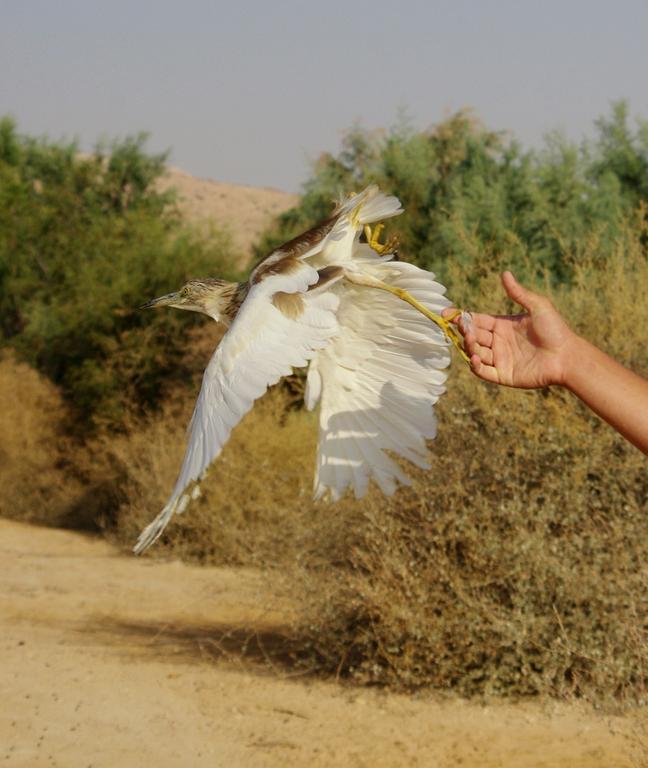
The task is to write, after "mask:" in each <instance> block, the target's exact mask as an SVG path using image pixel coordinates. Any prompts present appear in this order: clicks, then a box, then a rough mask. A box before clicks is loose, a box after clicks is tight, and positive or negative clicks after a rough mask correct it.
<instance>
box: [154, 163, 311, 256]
mask: <svg viewBox="0 0 648 768" xmlns="http://www.w3.org/2000/svg"><path fill="white" fill-rule="evenodd" d="M159 186H160V189H163V190H165V189H168V188H169V187H174V188H175V190H176V192H177V193H178V207H179V208H180V211H181V213H182V214H183V216H185V217H186V218H187V220H189V221H191V222H192V223H194V224H198V225H201V224H209V223H212V224H214V225H216V226H218V227H219V229H224V230H226V231H227V232H228V233H229V235H230V236H231V238H232V243H233V245H234V248H235V249H236V251H237V252H238V254H239V263H240V264H241V266H245V265H246V264H247V263H248V262H249V260H250V256H251V250H252V245H253V244H254V242H255V241H256V240H257V238H258V236H259V234H260V233H261V232H262V231H263V229H265V227H267V226H268V225H269V224H270V223H271V222H272V220H273V219H274V218H275V217H276V216H278V215H279V214H280V213H283V211H286V210H288V208H291V207H293V206H294V205H296V203H297V201H298V197H297V195H292V194H290V193H288V192H282V191H280V190H278V189H270V188H267V187H248V186H243V185H237V184H226V183H224V182H220V181H213V180H212V179H200V178H196V177H195V176H191V175H190V174H188V173H185V172H184V171H182V170H180V169H179V168H175V167H173V166H169V168H168V169H167V172H166V174H165V176H164V177H163V178H162V179H161V180H160V183H159Z"/></svg>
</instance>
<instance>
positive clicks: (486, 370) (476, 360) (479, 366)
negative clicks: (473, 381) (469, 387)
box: [470, 355, 500, 384]
mask: <svg viewBox="0 0 648 768" xmlns="http://www.w3.org/2000/svg"><path fill="white" fill-rule="evenodd" d="M470 367H471V368H472V371H473V373H474V374H475V376H479V378H480V379H483V380H484V381H490V382H491V383H493V384H499V381H500V380H499V374H498V372H497V368H495V367H494V366H492V365H485V364H484V363H483V362H482V360H481V358H480V357H479V355H471V357H470Z"/></svg>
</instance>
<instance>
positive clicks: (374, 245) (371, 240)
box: [364, 223, 398, 256]
mask: <svg viewBox="0 0 648 768" xmlns="http://www.w3.org/2000/svg"><path fill="white" fill-rule="evenodd" d="M384 228H385V225H384V224H382V223H380V224H376V226H375V227H374V229H373V231H372V229H371V227H370V226H369V224H365V226H364V233H365V237H366V238H367V245H368V246H369V247H370V248H371V249H372V250H374V251H376V253H378V254H380V255H381V256H384V255H385V254H386V253H394V251H395V250H396V248H397V246H398V237H396V235H392V236H391V237H390V238H389V239H388V240H386V241H385V242H384V243H381V242H380V235H381V233H382V231H383V229H384Z"/></svg>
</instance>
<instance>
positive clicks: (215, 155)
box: [0, 0, 648, 191]
mask: <svg viewBox="0 0 648 768" xmlns="http://www.w3.org/2000/svg"><path fill="white" fill-rule="evenodd" d="M619 98H625V99H627V100H628V101H629V103H630V108H631V111H632V114H633V115H638V116H641V117H644V118H648V0H615V2H610V0H533V1H529V0H516V1H514V0H499V1H496V0H484V1H483V2H478V1H477V0H453V2H449V1H447V2H446V1H442V0H421V1H420V2H419V0H400V2H397V1H395V0H392V1H391V2H384V1H383V2H380V0H374V2H365V1H364V0H357V1H354V0H347V1H346V2H341V1H340V0H318V1H317V2H306V0H304V1H303V2H298V1H297V0H269V1H268V2H262V1H261V0H249V1H247V2H246V0H238V2H234V1H232V2H227V3H226V2H220V1H219V0H212V1H211V2H209V1H208V0H184V1H183V2H179V1H177V2H170V1H169V0H155V1H154V0H110V1H109V2H106V1H104V2H95V1H94V0H0V114H11V115H13V117H14V118H16V120H17V121H18V126H19V130H21V131H22V132H24V133H29V134H38V135H40V134H47V135H49V136H50V137H51V138H56V139H59V138H69V139H71V138H78V139H79V141H80V142H81V145H82V148H83V149H90V148H92V146H93V145H94V143H95V142H96V141H97V140H98V139H100V138H101V137H116V136H124V135H126V134H132V133H136V132H138V131H142V130H144V131H148V132H150V133H151V134H152V140H151V142H150V144H149V148H150V149H151V150H155V151H157V150H163V149H170V150H171V160H170V161H171V162H172V163H173V164H174V165H177V166H179V167H181V168H183V169H184V170H187V171H189V172H190V173H193V174H195V175H197V176H202V177H206V178H213V179H217V180H220V181H229V182H236V183H241V184H253V185H261V186H271V187H278V188H280V189H285V190H288V191H298V190H299V187H300V185H301V184H302V183H303V181H305V179H306V178H307V177H308V174H309V167H310V163H311V162H312V161H313V160H315V159H316V158H317V156H318V155H319V153H320V152H322V151H324V150H328V151H332V152H335V151H337V150H338V149H339V146H340V139H341V137H342V136H343V134H344V132H345V131H346V130H347V129H348V128H350V127H351V126H353V125H354V124H356V123H360V124H361V125H363V126H364V127H366V128H371V129H374V128H388V127H389V126H391V125H393V124H394V123H395V122H396V121H397V119H398V115H399V113H400V112H405V113H406V114H407V115H408V116H409V118H410V122H411V123H412V125H413V126H414V127H416V128H420V129H423V128H427V127H430V126H431V125H433V124H434V123H436V122H438V121H439V120H441V119H443V117H444V116H447V115H448V114H449V113H451V112H452V111H454V110H457V109H459V108H461V107H472V108H473V109H474V110H475V111H476V113H477V114H478V115H479V116H480V117H481V119H482V120H483V121H484V122H485V124H486V125H487V126H488V127H489V128H492V129H494V130H504V131H510V132H511V133H512V134H513V135H515V136H516V137H517V138H519V139H520V140H521V141H522V143H523V144H524V146H526V147H532V146H538V145H539V144H540V143H541V141H542V137H543V135H544V134H545V133H546V132H547V131H550V130H554V129H560V130H563V131H564V132H565V133H566V135H567V136H569V137H570V138H573V139H580V138H581V137H583V136H584V135H586V134H590V135H591V133H592V126H593V121H594V120H595V119H596V117H598V116H600V115H601V114H606V113H608V110H609V104H610V102H611V101H612V100H616V99H619Z"/></svg>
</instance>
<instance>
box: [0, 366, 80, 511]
mask: <svg viewBox="0 0 648 768" xmlns="http://www.w3.org/2000/svg"><path fill="white" fill-rule="evenodd" d="M0 402H1V403H2V408H0V431H1V432H2V442H1V443H0V485H1V486H2V497H1V498H0V515H2V516H4V517H11V518H14V519H18V520H25V521H30V522H40V523H47V524H50V525H66V524H73V525H77V524H78V523H79V522H80V521H79V520H78V519H77V518H76V517H75V516H74V514H73V506H74V502H75V501H76V499H77V498H78V495H79V494H80V493H81V484H80V482H79V481H77V480H75V478H74V477H72V476H71V475H70V474H69V472H68V471H67V470H66V461H67V456H68V455H69V449H70V446H71V442H70V441H69V440H68V439H67V438H66V436H65V428H66V424H67V419H68V413H67V409H66V407H65V405H64V403H63V400H62V398H61V395H60V393H59V391H58V389H57V388H56V387H55V386H54V384H52V383H51V382H50V381H49V380H48V379H46V378H45V377H44V376H42V375H41V374H39V373H38V372H37V371H35V370H34V369H33V368H31V367H30V366H28V365H26V364H25V363H19V362H16V360H15V358H14V357H13V355H11V354H10V353H8V352H5V353H4V354H3V356H2V358H1V359H0Z"/></svg>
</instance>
